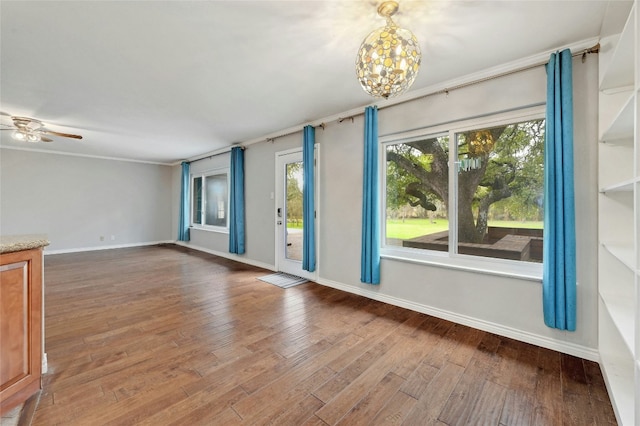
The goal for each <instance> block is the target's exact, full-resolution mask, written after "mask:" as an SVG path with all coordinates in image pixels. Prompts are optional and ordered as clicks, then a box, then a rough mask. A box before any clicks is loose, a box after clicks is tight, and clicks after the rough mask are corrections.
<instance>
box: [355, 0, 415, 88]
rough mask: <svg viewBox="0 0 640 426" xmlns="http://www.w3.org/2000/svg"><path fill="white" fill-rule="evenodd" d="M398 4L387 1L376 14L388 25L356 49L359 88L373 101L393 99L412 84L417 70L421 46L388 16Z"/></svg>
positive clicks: (394, 10)
mask: <svg viewBox="0 0 640 426" xmlns="http://www.w3.org/2000/svg"><path fill="white" fill-rule="evenodd" d="M397 11H398V3H396V2H395V1H386V2H384V3H382V4H381V5H380V6H379V7H378V15H380V16H382V17H383V18H386V20H387V24H386V25H385V26H384V27H381V28H378V29H377V30H375V31H373V32H372V33H371V34H369V35H368V36H367V37H366V38H365V39H364V41H363V42H362V45H361V46H360V50H358V56H357V57H356V75H357V77H358V81H360V85H361V86H362V88H363V89H364V90H365V91H366V92H367V93H369V94H370V95H371V96H373V97H376V98H385V99H388V98H392V97H394V96H397V95H400V94H402V93H404V92H405V91H406V90H407V89H408V88H409V87H411V85H412V84H413V82H414V80H415V79H416V76H417V75H418V70H419V68H420V59H421V56H422V55H421V53H420V45H419V44H418V40H417V39H416V37H415V36H414V35H413V33H412V32H411V31H409V30H407V29H404V28H400V27H398V26H397V25H396V24H395V22H393V21H392V20H391V16H392V15H393V14H395V13H396V12H397Z"/></svg>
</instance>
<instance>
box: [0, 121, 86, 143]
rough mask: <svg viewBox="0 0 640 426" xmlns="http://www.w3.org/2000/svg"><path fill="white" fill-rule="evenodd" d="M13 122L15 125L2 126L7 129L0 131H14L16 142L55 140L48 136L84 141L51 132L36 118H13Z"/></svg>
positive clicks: (67, 134) (75, 136)
mask: <svg viewBox="0 0 640 426" xmlns="http://www.w3.org/2000/svg"><path fill="white" fill-rule="evenodd" d="M11 120H12V121H13V125H9V124H1V125H2V126H4V127H5V128H3V129H0V130H13V134H12V135H11V137H13V139H15V140H19V141H24V142H53V139H51V138H49V137H47V135H51V136H61V137H64V138H73V139H82V136H80V135H73V134H71V133H62V132H55V131H53V130H49V129H47V128H46V127H44V124H43V123H42V121H40V120H36V119H34V118H28V117H13V116H12V117H11Z"/></svg>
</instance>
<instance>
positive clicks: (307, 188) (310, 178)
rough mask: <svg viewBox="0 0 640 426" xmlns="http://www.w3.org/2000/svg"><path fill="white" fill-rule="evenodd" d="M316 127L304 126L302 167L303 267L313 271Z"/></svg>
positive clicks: (314, 257)
mask: <svg viewBox="0 0 640 426" xmlns="http://www.w3.org/2000/svg"><path fill="white" fill-rule="evenodd" d="M315 142H316V129H315V128H314V127H313V126H305V127H304V135H303V141H302V169H303V171H304V179H303V182H304V183H303V188H302V196H303V205H302V214H303V222H302V223H303V224H304V226H303V234H302V269H304V270H305V271H309V272H313V271H315V270H316V221H315V217H316V213H315V212H316V206H315V173H314V170H315V169H314V163H315V161H314V155H313V153H314V145H315Z"/></svg>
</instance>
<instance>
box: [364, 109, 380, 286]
mask: <svg viewBox="0 0 640 426" xmlns="http://www.w3.org/2000/svg"><path fill="white" fill-rule="evenodd" d="M360 281H362V282H363V283H367V284H380V205H379V183H378V108H377V107H375V106H373V107H367V108H366V109H365V111H364V175H363V188H362V252H361V265H360Z"/></svg>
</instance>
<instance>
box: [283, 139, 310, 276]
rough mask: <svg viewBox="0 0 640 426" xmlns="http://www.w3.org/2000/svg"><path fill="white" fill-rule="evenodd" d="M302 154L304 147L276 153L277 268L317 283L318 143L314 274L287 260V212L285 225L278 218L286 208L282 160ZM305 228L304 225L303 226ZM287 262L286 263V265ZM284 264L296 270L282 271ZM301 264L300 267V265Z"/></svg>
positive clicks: (287, 269)
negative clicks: (285, 157) (285, 236)
mask: <svg viewBox="0 0 640 426" xmlns="http://www.w3.org/2000/svg"><path fill="white" fill-rule="evenodd" d="M296 153H300V156H302V147H300V148H291V149H287V150H283V151H278V152H276V153H275V200H274V209H273V213H274V229H275V230H274V234H275V251H274V253H275V267H276V271H278V272H284V273H289V274H292V275H297V276H299V277H302V278H306V279H308V280H312V281H315V280H316V279H317V278H318V270H319V264H320V256H319V253H320V250H319V247H320V244H319V242H320V238H319V237H320V220H319V218H320V214H319V211H320V203H319V198H320V197H319V193H320V185H319V179H318V177H319V170H320V167H319V165H320V150H319V145H318V144H317V143H316V144H315V146H314V158H315V167H314V171H315V210H316V214H315V216H316V217H315V231H316V238H315V242H316V250H315V251H316V270H315V271H313V272H309V271H305V270H304V269H302V261H300V262H298V261H293V260H286V257H285V256H286V247H284V246H283V244H284V242H285V241H286V239H285V238H284V232H285V231H286V212H285V214H284V215H283V216H285V217H283V218H282V220H283V223H282V224H278V220H279V219H281V218H279V217H278V208H279V207H280V208H284V195H285V193H286V175H285V173H284V171H282V170H280V166H281V164H280V163H281V162H282V159H281V157H284V156H287V155H291V154H296ZM282 165H284V164H282ZM303 226H304V224H303ZM285 261H286V263H285ZM283 263H285V264H286V265H288V266H294V269H291V268H288V267H286V266H285V269H286V270H282V266H283ZM298 264H299V265H298Z"/></svg>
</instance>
